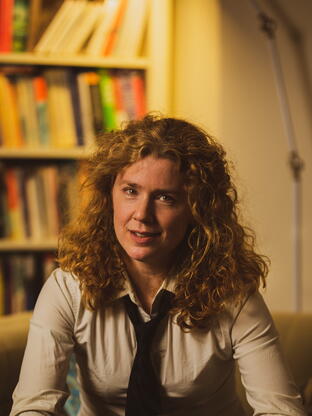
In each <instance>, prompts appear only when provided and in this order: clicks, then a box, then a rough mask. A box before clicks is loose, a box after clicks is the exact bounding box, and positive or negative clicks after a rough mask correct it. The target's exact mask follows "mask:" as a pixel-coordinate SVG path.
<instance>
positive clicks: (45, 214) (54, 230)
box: [0, 162, 83, 241]
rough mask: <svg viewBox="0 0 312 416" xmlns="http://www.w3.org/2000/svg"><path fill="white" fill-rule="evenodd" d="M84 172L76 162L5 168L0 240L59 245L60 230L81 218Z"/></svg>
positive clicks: (0, 177) (0, 184) (0, 183)
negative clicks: (79, 210)
mask: <svg viewBox="0 0 312 416" xmlns="http://www.w3.org/2000/svg"><path fill="white" fill-rule="evenodd" d="M82 170H83V168H82V167H81V165H79V167H78V165H77V164H76V163H74V162H64V163H59V164H58V165H52V164H50V165H49V164H48V165H42V166H35V167H34V166H19V167H14V166H4V165H2V166H1V169H0V238H5V239H9V240H13V241H25V240H26V241H27V240H33V241H46V240H51V241H54V240H55V241H56V238H57V235H58V232H59V229H60V228H61V227H62V226H64V225H65V224H66V223H67V222H68V221H70V220H72V219H73V218H75V216H76V215H77V214H78V212H77V211H78V209H79V207H78V205H79V204H78V203H77V201H80V200H81V196H80V185H81V183H82V181H83V173H82Z"/></svg>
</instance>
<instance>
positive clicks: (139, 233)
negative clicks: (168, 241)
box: [130, 230, 160, 237]
mask: <svg viewBox="0 0 312 416" xmlns="http://www.w3.org/2000/svg"><path fill="white" fill-rule="evenodd" d="M130 232H131V233H133V234H135V235H136V236H137V237H155V236H157V235H160V233H151V232H147V231H145V232H140V231H132V230H130Z"/></svg>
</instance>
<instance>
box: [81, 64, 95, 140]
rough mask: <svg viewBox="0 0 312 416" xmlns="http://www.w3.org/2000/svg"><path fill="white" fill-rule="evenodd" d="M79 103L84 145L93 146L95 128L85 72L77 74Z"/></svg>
mask: <svg viewBox="0 0 312 416" xmlns="http://www.w3.org/2000/svg"><path fill="white" fill-rule="evenodd" d="M77 85H78V95H79V104H80V110H81V127H82V136H83V142H84V145H86V146H88V147H91V148H92V147H93V146H94V144H95V130H94V125H93V114H92V102H91V94H90V88H89V85H88V82H87V80H86V76H85V72H80V73H79V74H78V75H77Z"/></svg>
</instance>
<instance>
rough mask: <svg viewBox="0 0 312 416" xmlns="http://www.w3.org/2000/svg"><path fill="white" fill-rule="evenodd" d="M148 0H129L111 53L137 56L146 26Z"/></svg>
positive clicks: (113, 54)
mask: <svg viewBox="0 0 312 416" xmlns="http://www.w3.org/2000/svg"><path fill="white" fill-rule="evenodd" d="M148 5H149V2H148V0H129V1H128V2H127V5H126V8H125V13H124V17H123V19H122V23H121V25H120V29H119V32H118V36H117V39H116V42H115V44H114V45H113V47H112V50H111V55H112V56H116V57H117V56H118V57H121V58H135V57H137V56H139V53H140V50H141V48H142V44H143V35H144V33H145V29H146V26H147V17H148Z"/></svg>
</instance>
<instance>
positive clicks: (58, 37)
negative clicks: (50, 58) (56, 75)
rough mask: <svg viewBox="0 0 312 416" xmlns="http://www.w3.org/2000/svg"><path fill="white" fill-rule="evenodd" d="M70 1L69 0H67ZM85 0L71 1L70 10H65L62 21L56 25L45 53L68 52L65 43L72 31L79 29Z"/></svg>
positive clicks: (84, 8) (72, 35)
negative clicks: (56, 27) (51, 40)
mask: <svg viewBox="0 0 312 416" xmlns="http://www.w3.org/2000/svg"><path fill="white" fill-rule="evenodd" d="M65 1H66V0H65ZM67 1H70V0H67ZM87 5H88V2H87V0H75V1H73V2H72V4H71V7H70V9H69V10H70V12H68V11H67V14H66V15H65V18H64V21H63V22H62V24H60V26H59V27H58V29H57V31H56V33H55V34H54V36H53V42H51V43H50V44H48V46H47V47H46V49H45V50H44V52H47V53H63V54H66V53H68V48H67V44H68V42H69V41H70V39H71V37H74V36H75V35H74V32H75V30H76V29H77V30H78V29H79V28H80V29H81V23H79V22H80V20H81V19H83V17H84V14H85V12H86V9H87Z"/></svg>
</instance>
